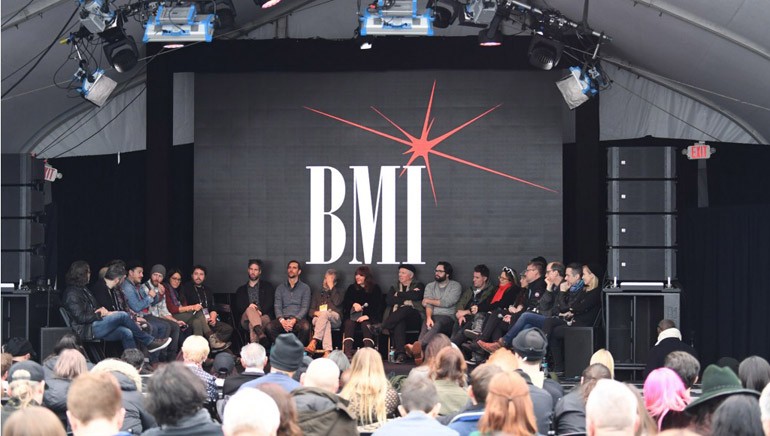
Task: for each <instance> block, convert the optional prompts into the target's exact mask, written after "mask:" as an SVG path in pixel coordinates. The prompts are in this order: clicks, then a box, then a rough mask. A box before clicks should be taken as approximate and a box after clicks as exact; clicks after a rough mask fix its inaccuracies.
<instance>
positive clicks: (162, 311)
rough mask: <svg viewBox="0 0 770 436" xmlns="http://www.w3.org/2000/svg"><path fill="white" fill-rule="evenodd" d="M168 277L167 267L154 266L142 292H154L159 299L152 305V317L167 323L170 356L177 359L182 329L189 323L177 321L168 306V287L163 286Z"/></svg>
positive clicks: (147, 293)
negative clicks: (164, 279) (165, 278)
mask: <svg viewBox="0 0 770 436" xmlns="http://www.w3.org/2000/svg"><path fill="white" fill-rule="evenodd" d="M165 276H166V267H165V266H163V265H160V264H158V265H154V266H153V267H152V269H151V270H150V280H147V281H146V282H145V283H144V284H143V285H142V292H143V293H145V294H146V295H149V294H150V292H154V293H155V294H156V295H158V299H157V300H156V301H154V302H153V303H152V305H150V315H151V316H152V317H153V318H156V319H158V320H160V321H162V322H165V323H166V325H167V326H168V329H169V337H170V338H171V345H169V346H168V350H169V351H168V355H169V356H172V358H174V357H176V354H177V353H178V352H179V334H180V333H181V332H180V330H181V329H182V328H187V323H185V322H184V321H180V320H177V319H175V318H174V317H173V316H172V315H171V312H169V311H168V307H167V306H166V287H165V285H164V284H163V278H164V277H165Z"/></svg>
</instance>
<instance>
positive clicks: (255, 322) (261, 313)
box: [233, 259, 275, 342]
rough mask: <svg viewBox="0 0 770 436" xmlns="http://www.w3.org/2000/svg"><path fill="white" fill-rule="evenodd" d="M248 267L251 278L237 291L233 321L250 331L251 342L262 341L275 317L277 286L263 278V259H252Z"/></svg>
mask: <svg viewBox="0 0 770 436" xmlns="http://www.w3.org/2000/svg"><path fill="white" fill-rule="evenodd" d="M248 268H249V269H248V274H249V280H248V281H247V282H246V283H244V284H243V285H241V286H240V287H239V288H238V289H237V290H236V291H235V304H234V305H233V321H234V322H236V323H237V324H238V325H239V326H240V327H241V328H243V329H244V330H246V331H248V332H249V341H250V342H262V341H263V340H264V339H265V338H266V335H265V327H267V325H268V324H269V323H270V321H272V320H274V319H275V287H274V286H273V284H272V283H270V282H268V281H267V280H264V279H262V260H260V259H250V260H249V266H248Z"/></svg>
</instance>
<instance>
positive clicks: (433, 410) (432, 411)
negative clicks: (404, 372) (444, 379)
mask: <svg viewBox="0 0 770 436" xmlns="http://www.w3.org/2000/svg"><path fill="white" fill-rule="evenodd" d="M401 391H402V392H401V405H400V406H398V410H399V412H400V413H401V415H402V416H406V415H407V414H409V413H411V412H416V411H419V412H424V413H427V414H429V415H431V416H432V417H434V418H435V417H436V416H438V412H439V410H441V403H439V402H438V393H437V392H436V386H435V385H434V384H433V380H431V379H429V378H427V377H424V376H422V375H411V376H409V377H407V378H406V380H404V384H403V386H402V389H401Z"/></svg>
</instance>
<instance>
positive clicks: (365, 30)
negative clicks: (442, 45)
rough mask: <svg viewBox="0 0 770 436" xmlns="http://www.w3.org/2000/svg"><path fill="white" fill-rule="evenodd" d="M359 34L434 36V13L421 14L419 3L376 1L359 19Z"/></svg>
mask: <svg viewBox="0 0 770 436" xmlns="http://www.w3.org/2000/svg"><path fill="white" fill-rule="evenodd" d="M359 21H360V22H361V26H360V27H359V28H358V33H359V34H360V35H361V36H366V35H405V36H406V35H413V36H417V35H421V36H433V12H432V11H431V10H430V8H426V10H425V11H424V12H423V13H422V14H420V13H419V12H418V11H417V1H410V0H389V1H383V0H374V2H372V3H370V4H369V5H367V7H366V9H365V10H364V12H363V13H362V14H361V16H360V17H359Z"/></svg>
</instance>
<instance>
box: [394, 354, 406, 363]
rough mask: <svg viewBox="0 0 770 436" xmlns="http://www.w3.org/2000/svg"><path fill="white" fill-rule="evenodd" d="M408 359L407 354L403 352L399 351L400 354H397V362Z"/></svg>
mask: <svg viewBox="0 0 770 436" xmlns="http://www.w3.org/2000/svg"><path fill="white" fill-rule="evenodd" d="M405 360H406V356H405V355H404V354H403V353H398V356H396V363H399V364H400V363H404V361H405Z"/></svg>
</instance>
